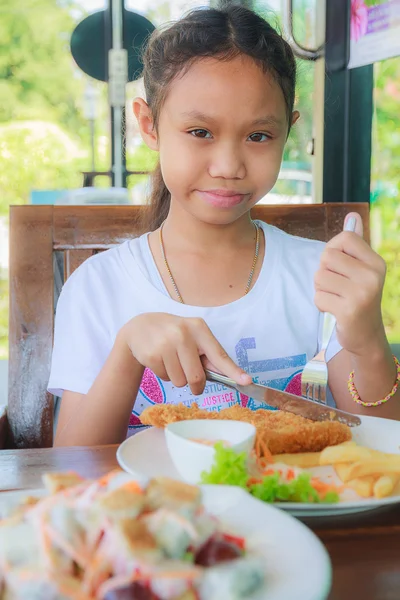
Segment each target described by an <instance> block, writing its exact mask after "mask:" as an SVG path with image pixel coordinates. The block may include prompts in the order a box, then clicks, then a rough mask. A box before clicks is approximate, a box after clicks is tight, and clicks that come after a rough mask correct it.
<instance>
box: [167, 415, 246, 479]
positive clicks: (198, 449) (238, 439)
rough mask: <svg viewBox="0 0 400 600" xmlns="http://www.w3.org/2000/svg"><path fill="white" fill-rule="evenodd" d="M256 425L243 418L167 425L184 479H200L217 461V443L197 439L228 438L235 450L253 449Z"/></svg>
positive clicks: (172, 451) (170, 444) (170, 445)
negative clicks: (208, 443) (214, 446)
mask: <svg viewBox="0 0 400 600" xmlns="http://www.w3.org/2000/svg"><path fill="white" fill-rule="evenodd" d="M255 436H256V428H255V427H254V425H251V423H244V422H242V421H227V420H226V421H225V420H222V419H221V420H215V421H214V420H213V421H211V420H208V419H199V420H196V419H194V420H191V421H178V422H177V423H170V424H169V425H167V427H166V428H165V439H166V442H167V447H168V451H169V454H170V456H171V459H172V461H173V463H174V465H175V468H176V470H177V471H178V472H179V474H180V476H181V477H182V479H184V480H185V481H187V482H188V483H193V484H198V483H200V479H201V474H202V472H203V471H208V470H209V469H210V468H211V467H212V465H213V462H214V455H215V449H214V448H213V446H208V445H207V444H204V443H201V442H196V441H194V440H208V441H211V442H218V441H224V442H227V443H228V444H229V447H230V448H232V449H233V450H235V452H238V453H239V452H246V453H247V454H249V453H250V451H251V450H252V448H253V446H254V440H255Z"/></svg>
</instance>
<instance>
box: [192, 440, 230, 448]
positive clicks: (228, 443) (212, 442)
mask: <svg viewBox="0 0 400 600" xmlns="http://www.w3.org/2000/svg"><path fill="white" fill-rule="evenodd" d="M189 439H190V441H191V442H196V444H204V446H215V444H217V443H220V444H223V445H224V446H225V448H229V447H230V446H231V445H232V444H231V443H230V442H228V441H227V440H201V439H198V438H189Z"/></svg>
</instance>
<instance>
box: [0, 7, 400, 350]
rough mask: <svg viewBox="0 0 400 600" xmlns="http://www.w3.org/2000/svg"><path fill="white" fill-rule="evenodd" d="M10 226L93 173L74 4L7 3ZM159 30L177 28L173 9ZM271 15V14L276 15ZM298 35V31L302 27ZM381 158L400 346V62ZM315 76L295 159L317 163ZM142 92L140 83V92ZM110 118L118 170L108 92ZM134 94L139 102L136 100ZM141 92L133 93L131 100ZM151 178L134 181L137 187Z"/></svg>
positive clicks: (3, 344) (390, 322) (383, 103)
mask: <svg viewBox="0 0 400 600" xmlns="http://www.w3.org/2000/svg"><path fill="white" fill-rule="evenodd" d="M0 14H1V19H0V97H1V102H0V218H3V219H6V218H7V215H8V207H9V205H10V204H23V203H26V202H27V201H28V200H29V194H30V191H31V190H32V189H66V188H76V187H79V186H80V185H81V183H82V175H81V171H84V170H89V169H90V168H91V159H90V137H89V127H88V123H87V121H86V120H85V118H84V114H83V94H84V89H85V85H86V78H85V77H84V76H83V74H81V73H80V72H79V71H78V70H77V69H76V67H75V66H74V63H73V60H72V58H71V56H70V53H69V39H70V35H71V32H72V30H73V28H74V26H75V24H76V22H78V21H79V20H81V18H82V17H83V13H82V11H81V9H80V8H79V6H78V5H77V4H75V3H74V2H73V0H58V1H57V0H12V2H10V0H0ZM160 14H161V13H159V14H158V15H157V18H156V15H154V14H150V13H149V15H148V16H149V17H150V18H151V19H152V20H153V21H154V22H155V23H157V24H158V23H159V22H160V21H168V19H169V9H168V3H167V2H165V3H164V4H162V18H161V16H160ZM266 16H268V15H266ZM296 26H298V24H296ZM375 73H376V84H375V87H376V89H375V107H376V108H375V115H374V130H373V136H374V144H373V149H374V153H373V157H372V170H373V182H372V200H373V205H372V226H373V228H374V227H375V228H376V223H378V224H379V232H378V233H379V235H374V240H375V247H376V249H377V250H378V251H379V252H380V253H381V254H382V256H383V257H384V258H385V259H386V261H387V263H388V276H387V284H386V288H385V293H384V300H383V315H384V319H385V324H386V326H387V331H388V334H389V337H390V339H391V340H392V341H397V342H398V341H399V340H400V307H399V304H400V300H399V290H400V204H399V200H398V197H399V192H400V176H399V173H400V128H399V116H398V115H399V113H398V106H399V101H400V83H399V82H400V58H397V59H392V60H388V61H384V62H382V63H379V64H377V65H376V67H375ZM313 78H314V68H313V65H312V64H311V63H306V62H301V63H300V65H299V77H298V93H297V107H298V108H299V110H300V112H301V115H302V118H301V119H300V121H299V122H298V123H297V124H296V127H295V128H294V129H293V130H292V132H291V135H290V138H289V140H288V144H287V147H286V150H285V157H284V158H285V160H289V161H296V162H302V163H308V164H310V160H311V159H310V157H309V156H308V154H307V152H306V143H307V141H309V139H310V137H311V124H312V111H313V107H312V100H311V93H312V89H313ZM131 86H132V84H131ZM98 89H99V91H100V97H101V114H100V115H99V117H98V119H97V121H96V129H97V131H96V133H97V141H98V143H97V146H96V167H97V169H107V168H108V166H109V146H108V113H107V105H106V87H105V85H101V84H98ZM131 92H132V94H131ZM135 93H136V90H135V89H131V87H130V88H129V90H128V94H129V95H133V94H135ZM156 159H157V155H156V153H154V152H151V151H149V150H148V149H147V148H146V147H145V146H144V145H143V144H142V145H140V146H138V147H137V148H135V149H130V150H129V149H128V151H127V164H128V168H130V169H135V170H150V169H151V168H153V166H154V164H155V162H156ZM144 178H145V177H132V178H131V180H130V182H129V186H130V187H132V186H135V185H137V184H138V183H142V181H143V179H144ZM7 288H8V283H7V281H6V273H5V272H2V271H0V358H5V357H6V356H7V353H8V350H7V328H8V289H7Z"/></svg>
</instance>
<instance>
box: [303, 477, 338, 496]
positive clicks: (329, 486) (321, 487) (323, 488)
mask: <svg viewBox="0 0 400 600" xmlns="http://www.w3.org/2000/svg"><path fill="white" fill-rule="evenodd" d="M310 483H311V485H312V486H313V488H314V489H315V491H316V492H319V493H321V494H326V493H327V492H337V493H338V494H340V493H341V492H343V490H344V489H345V488H346V486H344V485H341V486H337V485H335V484H333V483H325V482H324V481H321V480H320V479H318V478H317V477H313V478H312V479H311V482H310Z"/></svg>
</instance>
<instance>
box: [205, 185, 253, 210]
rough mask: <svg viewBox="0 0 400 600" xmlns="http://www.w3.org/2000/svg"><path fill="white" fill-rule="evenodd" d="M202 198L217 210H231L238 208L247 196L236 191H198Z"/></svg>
mask: <svg viewBox="0 0 400 600" xmlns="http://www.w3.org/2000/svg"><path fill="white" fill-rule="evenodd" d="M198 193H199V194H200V197H201V198H202V199H203V200H204V201H205V202H207V204H210V205H211V206H215V207H217V208H231V207H232V206H237V205H238V204H240V203H241V202H243V200H244V199H245V197H246V195H247V194H241V193H238V192H236V191H234V190H223V189H221V190H198Z"/></svg>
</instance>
